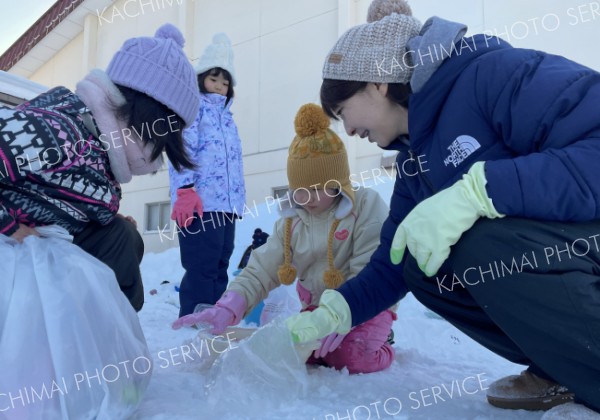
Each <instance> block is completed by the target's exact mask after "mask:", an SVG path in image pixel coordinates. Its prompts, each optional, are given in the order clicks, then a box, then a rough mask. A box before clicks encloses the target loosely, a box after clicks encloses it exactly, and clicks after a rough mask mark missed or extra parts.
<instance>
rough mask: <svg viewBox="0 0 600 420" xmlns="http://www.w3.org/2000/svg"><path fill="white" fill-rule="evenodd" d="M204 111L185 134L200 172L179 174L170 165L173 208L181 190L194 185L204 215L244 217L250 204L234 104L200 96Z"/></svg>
mask: <svg viewBox="0 0 600 420" xmlns="http://www.w3.org/2000/svg"><path fill="white" fill-rule="evenodd" d="M200 98H201V99H200V110H199V112H198V115H197V117H196V120H195V121H194V123H193V124H192V125H191V126H190V127H188V128H187V129H185V130H184V131H183V138H184V140H185V145H186V150H187V152H188V154H189V156H190V158H191V159H192V161H193V162H194V164H195V165H196V167H197V168H196V170H190V169H182V170H181V171H179V172H177V171H176V170H175V169H174V168H173V166H172V165H171V163H170V162H169V180H170V185H171V205H172V204H174V203H175V199H176V198H177V195H176V192H177V189H178V188H181V187H182V186H185V185H190V184H193V185H194V187H195V188H196V191H197V192H198V195H199V196H200V198H201V199H202V202H203V205H204V211H205V212H208V211H218V212H225V213H232V214H236V215H238V216H241V215H242V214H243V213H244V204H245V202H246V187H245V184H244V169H243V165H242V142H241V140H240V137H239V135H238V131H237V127H236V125H235V122H234V121H233V116H232V114H231V111H230V106H231V101H229V103H228V104H227V105H225V101H226V97H225V96H222V95H219V94H216V93H209V94H201V95H200Z"/></svg>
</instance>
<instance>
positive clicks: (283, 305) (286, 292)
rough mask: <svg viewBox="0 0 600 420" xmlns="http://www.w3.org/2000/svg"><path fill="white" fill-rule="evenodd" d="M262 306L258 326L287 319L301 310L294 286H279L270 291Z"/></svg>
mask: <svg viewBox="0 0 600 420" xmlns="http://www.w3.org/2000/svg"><path fill="white" fill-rule="evenodd" d="M264 304H265V306H264V308H263V309H262V312H261V315H260V325H266V324H268V323H269V322H271V321H272V320H274V319H275V318H289V317H290V316H292V315H295V314H297V313H298V312H300V309H302V304H301V303H300V299H299V298H298V294H297V293H296V285H295V284H292V285H289V286H286V285H281V286H278V287H276V288H275V289H273V290H271V292H269V295H268V296H267V297H266V298H265V300H264Z"/></svg>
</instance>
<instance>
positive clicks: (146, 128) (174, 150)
mask: <svg viewBox="0 0 600 420" xmlns="http://www.w3.org/2000/svg"><path fill="white" fill-rule="evenodd" d="M117 87H118V88H119V90H120V91H121V93H122V94H123V96H124V97H125V103H124V104H123V105H121V106H119V107H117V109H116V113H117V116H118V117H119V118H121V119H122V120H125V121H127V124H128V127H129V128H130V130H132V132H135V133H136V134H138V135H139V136H140V137H141V138H142V140H143V142H144V144H152V145H153V148H152V154H151V155H150V158H151V159H152V161H155V160H156V159H159V158H160V157H161V153H162V152H163V150H165V151H166V152H167V157H168V158H169V160H170V161H171V164H172V165H173V167H174V168H175V169H176V170H177V171H179V170H180V169H181V167H184V168H188V169H195V165H194V164H193V163H192V161H191V160H190V158H189V156H188V155H187V153H186V151H185V147H184V144H183V136H182V130H183V127H184V126H185V123H184V121H183V119H182V118H181V117H180V116H179V115H177V114H176V113H175V112H173V111H172V110H171V109H169V108H168V107H167V106H165V105H163V104H161V103H160V102H158V101H157V100H155V99H153V98H151V97H150V96H148V95H146V94H145V93H142V92H139V91H137V90H134V89H131V88H128V87H125V86H121V85H117Z"/></svg>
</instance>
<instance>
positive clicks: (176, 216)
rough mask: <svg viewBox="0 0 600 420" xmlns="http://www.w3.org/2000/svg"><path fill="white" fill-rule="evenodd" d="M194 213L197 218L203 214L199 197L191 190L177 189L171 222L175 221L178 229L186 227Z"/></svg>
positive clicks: (192, 218) (191, 220)
mask: <svg viewBox="0 0 600 420" xmlns="http://www.w3.org/2000/svg"><path fill="white" fill-rule="evenodd" d="M194 213H198V216H199V217H202V214H203V213H204V207H203V205H202V200H201V199H200V196H199V195H198V193H197V192H196V191H195V190H194V189H193V188H179V189H178V190H177V200H175V204H174V205H173V211H172V212H171V220H176V221H177V224H178V225H179V226H180V227H188V226H189V225H190V224H191V223H192V222H193V220H194Z"/></svg>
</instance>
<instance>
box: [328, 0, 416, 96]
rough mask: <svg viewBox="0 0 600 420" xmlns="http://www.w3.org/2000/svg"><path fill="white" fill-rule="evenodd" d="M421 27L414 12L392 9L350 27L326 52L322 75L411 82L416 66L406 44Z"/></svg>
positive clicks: (375, 81) (340, 78) (368, 80)
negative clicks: (376, 18) (368, 20)
mask: <svg viewBox="0 0 600 420" xmlns="http://www.w3.org/2000/svg"><path fill="white" fill-rule="evenodd" d="M404 4H405V3H404ZM406 7H407V11H408V12H409V13H411V12H410V8H409V7H408V5H406ZM392 9H393V8H392ZM378 17H379V16H378ZM421 27H422V25H421V22H419V21H418V20H417V19H415V18H414V17H412V15H411V14H398V13H392V14H391V15H389V16H385V17H383V18H381V19H380V20H377V21H374V22H371V23H366V24H363V25H358V26H355V27H353V28H350V29H349V30H347V31H346V32H345V33H344V34H343V35H342V36H341V37H340V38H339V39H338V41H337V42H336V44H335V45H334V46H333V48H332V49H331V50H330V51H329V53H328V54H327V57H326V59H325V64H324V66H323V79H333V80H351V81H357V82H372V83H405V84H406V83H409V81H410V78H411V75H412V70H413V68H414V67H415V66H414V65H413V63H412V60H411V57H410V53H409V52H408V51H407V44H408V41H409V40H410V39H411V38H413V37H415V36H417V35H419V32H420V31H421Z"/></svg>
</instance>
